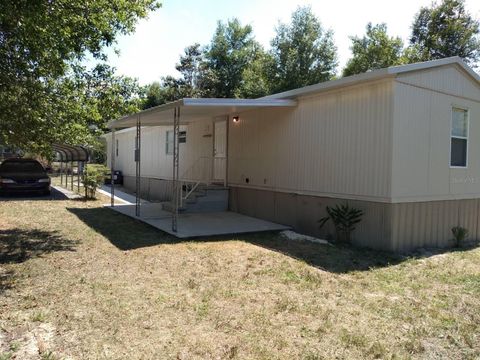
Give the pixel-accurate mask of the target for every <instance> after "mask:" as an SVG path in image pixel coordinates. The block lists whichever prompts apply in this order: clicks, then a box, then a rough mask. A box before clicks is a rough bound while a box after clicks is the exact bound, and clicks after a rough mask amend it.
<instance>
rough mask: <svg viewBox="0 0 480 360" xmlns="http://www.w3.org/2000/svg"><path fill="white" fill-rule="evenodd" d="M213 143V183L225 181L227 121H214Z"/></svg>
mask: <svg viewBox="0 0 480 360" xmlns="http://www.w3.org/2000/svg"><path fill="white" fill-rule="evenodd" d="M214 134H215V135H214V141H213V181H214V182H221V183H225V181H226V179H227V120H220V121H215V130H214Z"/></svg>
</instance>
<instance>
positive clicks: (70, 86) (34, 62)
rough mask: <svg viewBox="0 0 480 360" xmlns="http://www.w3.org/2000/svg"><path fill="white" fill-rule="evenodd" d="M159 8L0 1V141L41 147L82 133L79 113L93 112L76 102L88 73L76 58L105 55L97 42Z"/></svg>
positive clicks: (121, 1) (110, 39) (74, 0)
mask: <svg viewBox="0 0 480 360" xmlns="http://www.w3.org/2000/svg"><path fill="white" fill-rule="evenodd" d="M158 6H159V4H158V2H157V1H156V0H138V1H128V0H92V1H84V0H56V1H29V0H4V1H1V2H0V136H1V137H2V139H0V140H2V141H3V142H4V143H6V144H9V145H13V146H17V147H22V148H24V149H25V150H31V149H36V150H39V151H43V152H48V149H49V144H51V143H53V142H63V141H74V140H75V139H74V138H75V136H76V135H78V136H79V137H82V138H84V135H85V136H87V135H88V131H87V130H88V129H87V128H86V126H87V125H88V122H89V121H90V120H89V119H87V118H85V117H84V116H89V115H91V112H92V111H93V112H95V111H96V110H94V109H93V110H92V109H88V106H87V105H84V104H82V103H81V100H80V99H81V98H83V97H86V96H88V92H86V90H88V89H87V88H85V85H86V84H88V81H87V78H86V77H87V76H88V74H87V73H85V74H83V75H79V71H80V70H79V68H78V67H77V65H76V64H78V62H79V61H81V60H82V59H84V58H85V56H86V55H88V54H91V55H92V56H93V58H94V59H97V60H104V59H105V58H106V57H105V53H104V48H105V47H106V46H109V45H111V44H114V42H115V39H116V36H117V35H118V34H125V33H129V32H131V31H132V30H133V29H134V26H135V23H136V22H137V21H138V19H140V18H143V17H145V16H146V15H147V13H148V11H150V10H153V9H155V8H157V7H158ZM92 74H93V73H92ZM92 74H90V75H92ZM97 75H98V76H99V77H97V76H96V75H94V76H95V77H96V78H98V79H100V78H101V77H102V76H103V75H105V76H107V74H103V75H101V74H97ZM107 78H109V81H110V85H111V84H112V81H113V78H112V77H111V76H110V75H108V76H107ZM104 79H105V77H104ZM118 80H119V82H118V83H117V85H119V86H120V83H123V84H124V85H126V86H129V85H128V84H127V83H128V82H129V81H126V79H124V78H121V79H118ZM120 88H121V86H120V87H118V88H117V89H116V90H114V92H115V91H120V92H121V89H120ZM99 89H100V88H99ZM101 90H102V91H103V94H106V91H105V88H103V89H101ZM77 96H78V97H77ZM107 98H108V99H110V100H111V97H110V96H107ZM91 102H92V100H91V101H90V103H91ZM101 103H102V102H101V101H100V100H99V102H98V103H97V105H99V106H101ZM104 104H106V102H104ZM106 109H107V108H104V110H100V109H99V108H97V110H98V111H99V114H100V113H102V112H103V113H105V110H106Z"/></svg>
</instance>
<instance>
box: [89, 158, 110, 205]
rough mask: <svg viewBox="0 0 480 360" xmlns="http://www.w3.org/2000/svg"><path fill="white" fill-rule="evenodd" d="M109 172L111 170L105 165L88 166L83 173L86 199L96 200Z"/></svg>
mask: <svg viewBox="0 0 480 360" xmlns="http://www.w3.org/2000/svg"><path fill="white" fill-rule="evenodd" d="M108 172H109V170H108V168H107V167H106V166H105V165H101V164H87V166H86V167H85V170H84V172H83V185H84V186H85V198H86V199H95V193H96V191H97V188H98V187H100V186H102V185H103V183H104V181H105V176H106V175H107V174H108Z"/></svg>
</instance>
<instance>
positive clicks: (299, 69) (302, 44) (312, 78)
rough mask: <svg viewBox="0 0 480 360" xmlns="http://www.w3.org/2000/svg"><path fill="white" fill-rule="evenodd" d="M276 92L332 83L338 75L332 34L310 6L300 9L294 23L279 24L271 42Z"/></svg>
mask: <svg viewBox="0 0 480 360" xmlns="http://www.w3.org/2000/svg"><path fill="white" fill-rule="evenodd" d="M271 45H272V50H271V55H272V57H273V60H274V61H273V67H272V68H271V70H270V74H269V79H270V82H271V88H272V90H273V91H274V92H278V91H286V90H290V89H295V88H299V87H302V86H306V85H311V84H315V83H319V82H322V81H327V80H330V79H331V78H332V77H333V76H335V69H336V67H337V50H336V47H335V44H334V42H333V32H332V31H331V30H325V29H324V28H323V27H322V25H321V23H320V21H319V20H318V19H317V18H316V17H315V15H314V14H313V12H312V10H311V8H310V7H299V8H298V9H297V10H296V11H295V12H294V13H293V14H292V20H291V24H279V26H278V27H277V29H276V36H275V38H274V39H273V40H272V42H271Z"/></svg>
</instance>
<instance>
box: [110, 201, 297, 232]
mask: <svg viewBox="0 0 480 360" xmlns="http://www.w3.org/2000/svg"><path fill="white" fill-rule="evenodd" d="M107 207H108V208H110V209H112V210H114V211H117V212H119V213H121V214H124V215H127V216H130V217H132V218H135V219H137V220H140V221H142V222H144V223H147V224H149V225H151V226H153V227H155V228H157V229H159V230H162V231H164V232H166V233H168V234H170V235H173V236H176V237H178V238H180V239H188V238H195V237H204V236H214V235H228V234H242V233H252V232H261V231H281V230H287V229H290V227H289V226H285V225H280V224H276V223H273V222H270V221H265V220H261V219H257V218H253V217H250V216H246V215H242V214H238V213H235V212H231V211H223V212H212V213H183V214H179V215H178V231H177V232H176V233H175V232H173V231H172V215H171V214H170V213H169V212H167V211H164V210H162V204H161V203H147V204H142V206H141V211H140V217H137V216H135V205H118V206H114V207H111V206H107Z"/></svg>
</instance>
